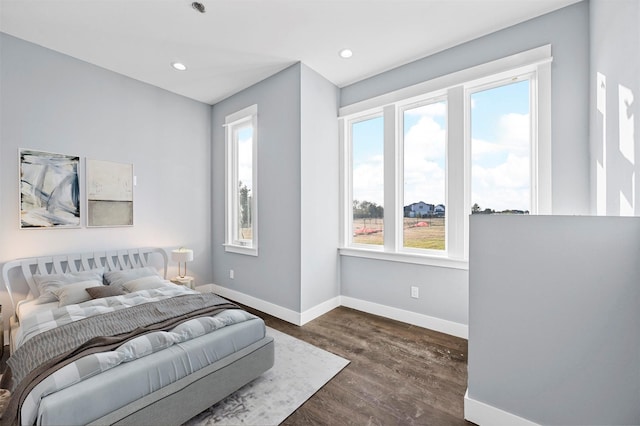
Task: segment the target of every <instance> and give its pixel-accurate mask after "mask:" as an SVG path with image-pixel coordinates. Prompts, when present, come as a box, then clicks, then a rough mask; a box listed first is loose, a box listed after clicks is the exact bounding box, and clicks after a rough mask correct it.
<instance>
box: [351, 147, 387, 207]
mask: <svg viewBox="0 0 640 426" xmlns="http://www.w3.org/2000/svg"><path fill="white" fill-rule="evenodd" d="M353 199H354V200H358V201H370V202H372V203H376V204H378V205H380V206H384V159H383V157H382V155H376V156H373V157H371V158H369V159H367V160H366V161H361V162H360V164H359V165H357V166H355V167H354V169H353Z"/></svg>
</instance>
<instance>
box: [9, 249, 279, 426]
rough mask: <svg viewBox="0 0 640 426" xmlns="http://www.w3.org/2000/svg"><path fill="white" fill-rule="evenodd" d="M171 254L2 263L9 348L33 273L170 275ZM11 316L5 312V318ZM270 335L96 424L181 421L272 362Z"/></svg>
mask: <svg viewBox="0 0 640 426" xmlns="http://www.w3.org/2000/svg"><path fill="white" fill-rule="evenodd" d="M167 262H168V256H167V253H166V251H165V250H164V249H162V248H150V247H146V248H136V249H128V250H116V251H102V252H91V253H81V254H70V255H56V256H43V257H32V258H25V259H17V260H13V261H10V262H7V263H5V264H4V265H3V266H2V282H3V283H4V287H5V288H6V290H7V292H8V295H9V299H10V301H11V305H12V306H11V310H10V311H9V312H7V310H4V312H3V315H6V314H7V313H8V314H9V315H10V325H11V327H10V329H11V333H10V334H11V337H10V348H11V352H13V349H14V346H13V343H14V335H15V330H16V329H17V327H18V326H19V324H18V321H17V317H16V316H15V309H16V306H17V304H18V302H19V301H21V300H23V299H26V298H27V297H29V296H30V294H32V293H31V292H30V288H35V283H34V280H33V275H34V274H41V275H48V274H58V273H68V272H81V271H86V270H90V269H94V268H98V267H104V268H105V272H106V271H115V270H126V269H134V268H142V267H145V266H153V267H156V268H157V269H158V268H159V269H160V270H162V271H163V274H162V275H163V277H165V278H166V275H167ZM5 317H6V316H5ZM273 359H274V345H273V339H272V338H271V337H265V338H264V339H262V340H260V341H258V342H256V343H254V344H252V345H250V346H248V347H246V348H244V349H242V350H240V351H238V352H236V353H234V354H231V355H229V356H227V357H225V358H223V359H221V360H219V361H217V362H216V363H214V364H211V365H209V366H208V367H206V368H203V369H201V370H199V371H196V372H194V373H193V374H190V375H189V376H187V377H184V378H183V379H181V380H178V381H177V382H174V383H172V384H171V385H169V386H166V387H164V388H162V389H159V390H158V391H156V392H154V393H152V394H150V395H147V396H146V397H144V398H141V399H139V400H137V401H134V402H132V403H130V404H128V405H126V406H124V407H122V408H120V409H118V410H116V411H114V412H112V413H109V414H107V415H106V416H104V417H102V418H100V419H97V420H95V422H94V423H92V424H100V425H104V424H132V425H133V424H138V425H140V424H155V425H160V424H166V425H175V424H181V423H183V422H185V421H187V420H189V419H190V418H192V417H193V416H195V415H196V414H198V413H200V412H202V411H204V410H205V409H207V408H208V407H210V406H211V405H213V404H215V403H216V402H218V401H220V400H222V399H223V398H224V397H226V396H227V395H229V394H231V393H233V392H234V391H236V390H237V389H239V388H240V387H242V386H244V385H245V384H247V383H249V382H250V381H252V380H253V379H255V378H257V377H258V376H260V375H261V374H262V373H264V372H265V371H267V370H268V369H270V368H271V367H272V366H273Z"/></svg>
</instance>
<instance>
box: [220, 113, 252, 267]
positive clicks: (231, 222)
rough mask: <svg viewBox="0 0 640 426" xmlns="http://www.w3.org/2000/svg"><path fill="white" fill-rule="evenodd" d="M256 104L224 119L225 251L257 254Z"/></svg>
mask: <svg viewBox="0 0 640 426" xmlns="http://www.w3.org/2000/svg"><path fill="white" fill-rule="evenodd" d="M257 116H258V108H257V105H253V106H251V107H248V108H245V109H243V110H241V111H238V112H236V113H235V114H231V115H229V116H227V117H226V119H225V131H226V184H227V188H226V192H227V193H226V228H227V230H226V241H225V249H226V251H230V252H235V253H242V254H249V255H254V256H257V254H258V222H257V215H256V213H257V211H258V209H257V202H258V193H257V192H258V187H257V172H256V165H257V160H256V159H257V155H256V154H257V149H256V148H257Z"/></svg>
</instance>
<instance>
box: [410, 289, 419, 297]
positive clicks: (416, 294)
mask: <svg viewBox="0 0 640 426" xmlns="http://www.w3.org/2000/svg"><path fill="white" fill-rule="evenodd" d="M411 297H413V298H414V299H417V298H419V297H420V292H419V289H418V287H411Z"/></svg>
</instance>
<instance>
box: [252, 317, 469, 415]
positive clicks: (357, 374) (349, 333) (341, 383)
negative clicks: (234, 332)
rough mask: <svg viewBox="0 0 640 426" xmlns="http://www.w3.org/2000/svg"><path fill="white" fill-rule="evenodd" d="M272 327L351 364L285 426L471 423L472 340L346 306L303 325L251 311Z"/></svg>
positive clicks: (302, 407)
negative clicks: (467, 408) (467, 411)
mask: <svg viewBox="0 0 640 426" xmlns="http://www.w3.org/2000/svg"><path fill="white" fill-rule="evenodd" d="M245 308H246V309H247V310H249V311H251V312H253V313H254V314H256V315H258V316H260V317H262V318H264V320H265V322H266V324H267V325H268V326H269V327H272V328H274V329H277V330H279V331H282V332H284V333H287V334H290V335H291V336H294V337H297V338H298V339H301V340H304V341H306V342H309V343H311V344H313V345H315V346H318V347H320V348H322V349H325V350H327V351H329V352H333V353H334V354H336V355H340V356H342V357H344V358H346V359H348V360H350V361H351V363H350V364H349V365H348V366H347V367H346V368H345V369H344V370H342V371H341V372H340V373H339V374H338V375H336V377H334V378H333V380H331V381H330V382H329V383H328V384H327V385H325V386H324V387H323V388H322V389H320V391H318V392H317V393H316V394H315V395H314V396H313V397H311V398H310V399H309V400H308V401H307V402H306V403H305V404H304V405H302V406H301V407H300V408H299V409H298V410H297V411H295V412H294V413H293V414H292V415H291V416H289V417H288V418H287V419H286V420H285V421H284V423H283V425H471V424H472V423H469V422H466V421H465V420H464V414H463V398H464V392H465V390H466V387H467V341H466V340H464V339H460V338H456V337H452V336H449V335H446V334H442V333H438V332H435V331H431V330H426V329H424V328H420V327H416V326H412V325H408V324H404V323H401V322H398V321H393V320H390V319H386V318H382V317H378V316H375V315H370V314H367V313H363V312H359V311H356V310H353V309H349V308H345V307H339V308H337V309H334V310H333V311H331V312H329V313H327V314H325V315H323V316H321V317H320V318H317V319H315V320H313V321H311V322H309V323H307V324H305V325H304V326H302V327H298V326H295V325H293V324H290V323H287V322H285V321H282V320H280V319H278V318H275V317H272V316H270V315H266V314H264V313H261V312H258V311H255V310H253V309H251V308H247V307H245Z"/></svg>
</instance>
